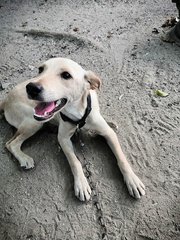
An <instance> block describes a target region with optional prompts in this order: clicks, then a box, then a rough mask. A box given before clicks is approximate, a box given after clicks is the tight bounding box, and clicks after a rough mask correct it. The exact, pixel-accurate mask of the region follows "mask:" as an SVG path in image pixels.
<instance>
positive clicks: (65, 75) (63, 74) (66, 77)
mask: <svg viewBox="0 0 180 240" xmlns="http://www.w3.org/2000/svg"><path fill="white" fill-rule="evenodd" d="M61 77H62V78H64V79H66V80H68V79H70V78H72V76H71V74H69V73H68V72H62V73H61Z"/></svg>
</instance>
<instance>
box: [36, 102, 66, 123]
mask: <svg viewBox="0 0 180 240" xmlns="http://www.w3.org/2000/svg"><path fill="white" fill-rule="evenodd" d="M66 103H67V99H66V98H61V99H59V100H57V101H52V102H40V103H39V104H38V105H37V106H36V107H35V108H34V118H35V119H36V120H37V121H45V120H48V119H50V118H52V117H53V116H54V114H55V113H56V112H58V111H59V110H61V109H62V108H63V107H64V106H65V105H66Z"/></svg>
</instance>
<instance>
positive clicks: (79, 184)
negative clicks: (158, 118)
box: [74, 176, 91, 201]
mask: <svg viewBox="0 0 180 240" xmlns="http://www.w3.org/2000/svg"><path fill="white" fill-rule="evenodd" d="M74 191H75V196H76V197H77V198H79V199H80V200H81V201H88V200H89V199H90V197H91V188H90V186H89V184H88V182H87V179H86V178H85V176H78V177H77V178H76V179H75V182H74Z"/></svg>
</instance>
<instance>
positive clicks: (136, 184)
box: [124, 172, 145, 198]
mask: <svg viewBox="0 0 180 240" xmlns="http://www.w3.org/2000/svg"><path fill="white" fill-rule="evenodd" d="M124 181H125V183H126V185H127V188H128V191H129V194H130V195H131V196H133V197H134V198H141V196H143V195H145V186H144V184H143V183H142V182H141V180H140V179H139V178H138V177H137V176H136V174H134V172H131V173H128V174H127V175H125V176H124Z"/></svg>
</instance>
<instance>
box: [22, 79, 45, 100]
mask: <svg viewBox="0 0 180 240" xmlns="http://www.w3.org/2000/svg"><path fill="white" fill-rule="evenodd" d="M42 90H43V87H42V86H41V85H40V84H35V83H32V82H30V83H28V84H27V85H26V92H27V94H28V96H29V97H31V98H32V99H36V98H37V97H38V96H39V95H40V93H41V92H42Z"/></svg>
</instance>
